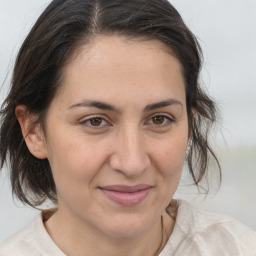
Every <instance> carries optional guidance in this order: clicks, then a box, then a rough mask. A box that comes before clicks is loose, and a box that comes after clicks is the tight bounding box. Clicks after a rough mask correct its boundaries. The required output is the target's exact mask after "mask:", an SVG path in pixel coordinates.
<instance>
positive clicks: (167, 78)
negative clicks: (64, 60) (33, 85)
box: [60, 36, 185, 101]
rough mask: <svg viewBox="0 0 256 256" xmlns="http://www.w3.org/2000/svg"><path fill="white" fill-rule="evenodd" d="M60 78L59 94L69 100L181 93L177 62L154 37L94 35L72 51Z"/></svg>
mask: <svg viewBox="0 0 256 256" xmlns="http://www.w3.org/2000/svg"><path fill="white" fill-rule="evenodd" d="M63 78H64V79H63V84H62V86H61V88H60V93H64V92H66V94H67V96H68V97H69V99H70V101H72V100H75V98H76V97H78V95H80V96H81V97H94V98H100V99H101V97H103V96H104V95H105V97H107V96H108V95H109V97H112V99H115V97H124V96H125V97H126V98H128V97H130V98H136V97H137V99H138V100H139V98H140V97H143V98H145V99H146V98H147V96H149V98H150V97H151V98H152V97H154V99H151V100H152V101H154V100H155V101H157V100H159V99H158V98H159V97H162V95H164V94H166V93H170V94H174V96H176V97H180V98H184V96H185V88H184V81H183V76H182V67H181V64H180V62H179V61H178V59H177V58H175V57H174V55H173V54H172V52H171V50H170V49H169V48H168V47H167V46H166V45H165V44H163V43H162V42H160V41H157V40H138V39H136V40H128V39H127V38H125V37H119V36H111V37H106V36H105V37H98V38H96V39H94V40H93V41H92V42H91V43H90V44H87V45H84V46H82V47H80V48H79V49H78V50H77V51H76V52H75V54H74V57H73V58H72V59H71V61H70V62H69V63H68V64H67V66H66V67H65V69H64V73H63ZM135 96H136V97H135ZM171 96H173V95H170V97H171ZM100 99H99V100H100Z"/></svg>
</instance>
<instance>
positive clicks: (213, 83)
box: [0, 0, 256, 242]
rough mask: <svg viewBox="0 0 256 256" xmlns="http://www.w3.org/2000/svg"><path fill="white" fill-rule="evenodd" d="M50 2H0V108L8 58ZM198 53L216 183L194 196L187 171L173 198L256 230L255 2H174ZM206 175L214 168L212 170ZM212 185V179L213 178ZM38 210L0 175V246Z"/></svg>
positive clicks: (10, 61)
mask: <svg viewBox="0 0 256 256" xmlns="http://www.w3.org/2000/svg"><path fill="white" fill-rule="evenodd" d="M49 2H50V1H49V0H0V39H1V40H0V85H1V90H0V103H2V101H3V99H4V98H5V96H6V93H7V91H8V85H9V82H10V76H11V73H12V68H13V64H14V60H15V57H16V55H17V52H18V49H19V47H20V46H21V43H22V41H23V40H24V39H25V36H26V35H27V33H28V32H29V30H30V28H31V27H32V24H33V23H34V22H35V20H36V19H37V17H38V16H39V15H40V13H41V12H42V11H43V10H44V8H45V7H46V5H47V4H48V3H49ZM171 3H172V4H173V5H174V6H175V7H176V8H177V9H178V11H179V12H180V14H181V16H182V17H183V18H184V20H185V22H186V23H187V25H188V26H189V27H190V29H191V30H192V31H193V32H194V33H195V34H196V35H197V37H198V38H199V42H200V44H201V46H202V48H203V52H204V56H205V62H204V68H203V71H202V77H201V80H202V83H203V84H204V86H205V88H206V90H207V91H208V92H209V93H210V94H211V95H212V96H213V97H214V98H215V99H216V101H217V103H218V104H219V107H220V110H221V114H222V122H221V123H220V124H219V125H218V126H217V127H216V129H215V133H214V136H213V142H214V144H215V147H216V150H217V154H218V156H219V158H220V162H221V164H222V169H223V181H222V186H221V188H220V189H219V190H218V191H217V188H218V184H217V182H216V183H213V186H212V188H213V189H212V190H211V191H210V193H209V195H208V196H207V197H205V195H200V194H198V191H197V190H196V189H195V188H194V187H193V186H191V185H189V184H190V183H191V180H189V179H188V177H187V173H186V170H184V175H183V178H182V181H181V184H180V186H179V188H178V191H177V193H176V195H175V197H176V198H183V199H186V200H189V201H191V202H193V203H194V204H196V205H198V206H199V207H200V208H202V209H206V210H210V211H214V212H219V213H223V214H226V215H230V216H232V217H234V218H236V219H238V220H240V221H241V222H243V223H245V224H246V225H248V226H250V227H251V228H253V229H254V230H256V218H255V216H256V0H240V1H238V0H187V1H185V0H173V1H171ZM211 168H212V170H213V169H214V168H216V167H215V166H212V167H211ZM213 180H215V177H214V175H213ZM36 213H37V211H36V210H33V209H30V208H28V207H25V206H23V205H21V204H20V203H18V202H15V201H13V199H12V195H11V189H10V185H9V180H8V176H7V175H6V173H5V170H3V171H2V174H1V175H0V242H1V241H2V240H4V239H6V238H7V237H8V236H10V235H11V234H13V233H14V232H16V231H17V230H19V229H21V228H22V227H24V226H26V225H27V224H28V223H29V222H31V220H33V218H34V216H35V215H36Z"/></svg>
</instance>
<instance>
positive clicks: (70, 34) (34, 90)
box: [0, 0, 220, 207]
mask: <svg viewBox="0 0 256 256" xmlns="http://www.w3.org/2000/svg"><path fill="white" fill-rule="evenodd" d="M97 35H107V36H111V35H121V36H125V37H126V38H127V40H128V39H129V38H138V39H139V38H144V39H146V40H152V39H154V40H160V41H161V42H163V43H164V44H165V45H167V46H168V47H169V48H170V49H171V51H172V53H173V54H174V55H175V56H176V57H177V59H178V60H179V61H180V63H181V64H182V67H183V75H184V81H185V86H186V103H187V113H188V122H189V133H190V134H191V140H192V147H191V148H190V151H189V154H188V157H187V163H188V167H189V171H190V173H191V175H192V178H193V180H194V183H195V184H196V185H198V184H199V182H200V181H201V180H202V179H203V178H204V177H205V175H206V173H207V167H208V163H209V156H212V157H213V158H214V159H215V160H216V162H217V164H218V167H219V170H220V166H219V162H218V160H217V158H216V156H215V154H214V152H213V151H212V149H211V147H210V145H209V138H208V135H209V129H210V127H211V125H212V124H213V122H214V121H215V120H216V107H215V104H214V102H213V101H212V100H211V99H210V97H209V96H207V95H206V94H205V93H204V91H203V90H202V88H200V86H199V82H198V80H199V73H200V69H201V59H202V52H201V49H200V46H199V44H198V41H197V39H196V37H195V36H194V35H193V33H192V32H191V31H190V30H189V29H188V28H187V26H186V25H185V24H184V22H183V20H182V18H181V16H180V15H179V13H178V12H177V11H176V9H175V8H174V7H173V6H172V5H171V4H170V3H169V2H168V1H167V0H129V1H124V0H107V1H106V0H53V1H52V2H51V3H50V4H49V5H48V7H47V8H46V9H45V11H44V12H43V13H42V15H41V16H40V17H39V18H38V20H37V22H36V23H35V25H34V26H33V28H32V29H31V31H30V33H29V34H28V36H27V38H26V39H25V41H24V43H23V45H22V46H21V48H20V51H19V54H18V56H17V59H16V63H15V67H14V72H13V77H12V81H11V88H10V92H9V95H8V97H7V98H6V100H5V101H4V103H3V105H2V108H1V130H0V161H1V162H0V164H1V167H3V165H4V164H5V163H7V164H8V163H9V165H10V166H9V171H10V177H11V184H12V190H13V194H14V195H16V196H17V197H18V198H19V199H20V200H21V201H22V202H24V203H27V204H29V205H31V206H33V207H36V206H38V205H40V204H42V203H43V202H44V201H45V200H46V199H50V200H52V201H53V202H55V203H56V202H57V198H56V188H55V184H54V180H53V176H52V173H51V168H50V165H49V162H48V160H47V159H43V160H42V159H37V158H35V157H34V156H33V155H32V154H31V153H30V152H29V150H28V148H27V146H26V143H25V141H24V139H23V136H22V133H21V129H20V126H19V123H18V121H17V118H16V116H15V108H16V106H17V105H20V104H23V105H26V106H27V110H28V111H29V113H31V114H34V115H36V116H38V120H37V123H40V124H42V125H43V124H44V117H45V113H46V111H47V108H48V106H49V104H50V102H51V101H52V99H53V98H54V96H55V93H56V91H57V88H58V86H60V84H61V77H62V71H63V68H64V66H65V65H66V64H67V63H68V61H69V60H70V58H71V57H72V54H74V51H75V50H76V49H77V48H78V47H79V46H81V45H84V44H87V43H89V42H92V40H93V39H96V40H97Z"/></svg>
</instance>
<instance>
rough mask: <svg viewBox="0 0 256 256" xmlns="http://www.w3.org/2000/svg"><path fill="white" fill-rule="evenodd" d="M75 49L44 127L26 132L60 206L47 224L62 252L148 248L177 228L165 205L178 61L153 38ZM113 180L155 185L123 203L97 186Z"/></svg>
mask: <svg viewBox="0 0 256 256" xmlns="http://www.w3.org/2000/svg"><path fill="white" fill-rule="evenodd" d="M75 56H76V57H75V58H73V59H72V60H71V61H70V62H69V64H68V65H67V66H66V68H65V70H64V77H63V83H62V85H61V87H60V88H59V90H58V92H57V94H56V96H55V98H54V99H53V101H52V103H51V104H50V106H49V109H48V112H47V117H46V133H44V132H43V131H42V129H40V127H39V128H38V127H37V128H34V129H33V130H30V131H29V134H28V136H26V137H25V140H26V143H27V145H28V148H29V149H30V151H31V153H32V154H34V155H35V156H36V157H38V158H48V160H49V162H50V166H51V168H52V172H53V176H54V180H55V183H56V188H57V196H58V211H57V212H56V213H55V214H54V215H53V216H52V217H50V219H49V220H48V221H46V223H45V226H46V229H47V231H48V233H49V234H50V235H51V237H52V238H53V240H54V241H55V243H56V244H57V245H58V246H59V247H60V248H61V249H62V250H63V252H65V253H66V254H68V255H76V256H77V255H78V256H79V255H111V256H113V255H132V256H135V255H154V254H155V253H156V251H157V250H158V249H159V246H160V244H161V241H162V239H165V240H166V239H167V238H168V236H169V235H170V234H171V232H172V229H173V226H174V220H173V219H172V218H171V217H170V216H167V215H166V213H165V209H166V207H167V206H168V204H169V203H170V201H171V199H172V197H173V194H174V193H175V191H176V189H177V186H178V183H179V180H180V176H181V172H182V168H183V163H184V158H185V152H186V148H187V142H188V121H187V112H186V98H185V86H184V80H183V77H182V67H181V65H180V63H179V61H178V60H177V59H176V58H175V57H174V56H173V55H172V53H171V51H170V50H168V49H167V47H166V46H165V45H163V44H162V43H161V42H159V41H153V40H151V41H139V40H136V41H135V40H134V41H131V40H129V41H128V40H127V39H126V38H123V37H118V36H112V37H98V38H97V39H96V40H94V42H93V43H92V44H91V45H90V46H89V47H88V46H86V47H85V46H84V47H82V48H80V49H78V50H77V52H76V55H75ZM89 101H99V102H104V103H106V104H110V105H111V106H112V107H113V108H114V110H111V109H102V108H101V107H102V105H101V106H100V107H99V104H98V107H95V106H94V107H92V106H88V102H89ZM159 102H162V103H163V102H165V103H166V102H167V103H166V104H162V105H158V106H157V105H156V104H155V103H159ZM150 106H151V108H150ZM24 111H25V106H18V107H17V109H16V115H17V116H18V119H19V122H20V124H21V127H22V131H23V134H24V135H25V134H26V132H27V131H28V127H29V123H30V122H31V117H30V116H29V115H26V114H22V113H24ZM95 117H97V118H96V119H92V118H95ZM117 184H118V185H128V186H133V185H137V184H147V185H150V186H152V188H151V189H150V191H149V193H148V194H147V196H146V197H145V198H144V199H143V200H142V201H141V202H140V203H138V204H135V205H128V206H127V205H125V206H124V205H121V204H119V203H116V202H114V201H113V200H111V199H109V197H107V196H106V195H105V194H104V193H103V192H102V190H101V189H99V188H101V187H104V186H109V185H117ZM161 215H163V216H164V226H165V231H166V237H165V238H162V235H161V234H162V230H161ZM165 242H166V241H164V243H165ZM163 245H164V244H163Z"/></svg>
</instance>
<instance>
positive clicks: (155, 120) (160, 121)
mask: <svg viewBox="0 0 256 256" xmlns="http://www.w3.org/2000/svg"><path fill="white" fill-rule="evenodd" d="M173 122H174V120H173V119H172V118H171V117H170V116H168V115H155V116H153V117H151V118H150V119H149V121H148V122H147V124H149V125H152V126H154V127H165V126H168V125H170V124H172V123H173Z"/></svg>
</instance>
